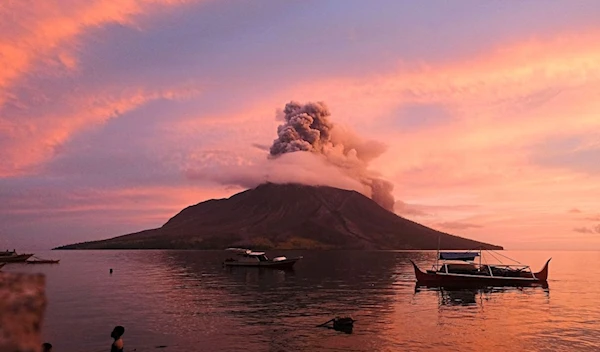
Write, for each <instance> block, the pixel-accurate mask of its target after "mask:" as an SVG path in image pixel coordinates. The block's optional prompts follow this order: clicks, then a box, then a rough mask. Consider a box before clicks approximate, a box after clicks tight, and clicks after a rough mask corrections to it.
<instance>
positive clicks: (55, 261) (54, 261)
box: [25, 259, 60, 264]
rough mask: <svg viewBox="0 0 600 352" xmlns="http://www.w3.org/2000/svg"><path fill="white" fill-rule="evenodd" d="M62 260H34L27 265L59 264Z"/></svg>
mask: <svg viewBox="0 0 600 352" xmlns="http://www.w3.org/2000/svg"><path fill="white" fill-rule="evenodd" d="M59 262H60V260H52V259H34V260H28V261H26V262H25V263H27V264H58V263H59Z"/></svg>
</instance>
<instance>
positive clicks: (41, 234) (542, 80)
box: [0, 0, 600, 250]
mask: <svg viewBox="0 0 600 352" xmlns="http://www.w3.org/2000/svg"><path fill="white" fill-rule="evenodd" d="M598 19H600V2H598V1H596V0H589V1H585V0H579V1H552V0H550V1H479V0H477V1H467V0H465V1H445V2H443V1H437V2H436V1H434V2H427V3H425V2H419V1H397V0H390V1H351V0H340V1H309V0H303V1H275V0H274V1H260V0H252V1H208V0H205V1H186V0H164V1H163V0H122V1H115V0H111V1H108V0H106V1H105V0H87V1H80V0H62V1H61V0H45V1H33V0H30V1H26V0H19V1H10V0H9V1H3V2H2V3H1V4H0V249H4V247H6V248H10V249H12V248H17V249H19V248H32V249H37V248H50V247H52V246H56V245H60V244H68V243H72V242H81V241H86V240H93V239H100V238H107V237H113V236H116V235H121V234H125V233H129V232H134V231H139V230H143V229H146V228H153V227H158V226H160V225H162V224H163V223H164V222H166V221H167V220H168V218H170V217H171V216H173V215H175V214H176V213H177V212H178V211H179V210H181V209H182V208H184V207H186V206H188V205H190V204H195V203H198V202H200V201H203V200H206V199H209V198H216V197H219V198H220V197H227V196H230V195H232V194H234V193H236V192H238V191H240V190H242V188H241V187H239V186H233V185H224V184H222V183H221V182H219V180H218V177H216V176H215V175H223V174H226V173H227V172H235V170H239V168H240V167H244V168H252V167H257V165H260V164H261V163H263V162H264V160H265V158H266V152H265V150H264V148H262V147H261V146H265V145H266V146H269V145H270V144H271V143H272V141H273V139H274V138H276V136H277V134H276V132H277V126H278V125H279V124H280V123H281V122H280V121H278V120H277V118H276V117H277V115H278V114H277V110H278V109H282V108H283V107H284V106H285V104H286V103H287V102H289V101H291V100H295V101H299V102H309V101H324V102H325V103H326V104H327V106H328V107H329V109H330V111H331V113H332V116H331V119H332V120H333V121H334V123H336V124H338V125H340V126H343V127H344V128H346V129H348V130H351V131H354V132H355V133H356V134H358V135H360V136H361V137H362V138H364V139H367V140H375V141H379V142H382V143H384V144H385V145H387V150H386V151H385V153H383V154H382V155H381V156H380V157H378V158H376V159H375V160H373V161H372V162H371V164H370V169H372V170H374V171H377V172H379V173H380V174H381V175H382V176H383V177H384V178H386V179H388V180H390V181H391V182H393V183H394V185H395V188H394V196H395V198H396V200H397V204H396V212H397V213H398V214H399V215H401V216H404V217H407V218H409V219H411V220H414V221H417V222H420V223H422V224H425V225H427V226H431V227H433V228H435V229H439V230H443V231H446V232H450V233H453V234H457V235H461V236H465V237H469V238H472V239H476V240H481V241H486V242H491V243H495V244H500V245H503V246H505V247H506V248H507V249H595V250H599V249H600V45H599V43H600V21H599V20H598ZM190 170H193V171H194V172H193V174H194V177H191V176H190V174H191V173H190ZM203 175H205V176H206V177H204V176H203Z"/></svg>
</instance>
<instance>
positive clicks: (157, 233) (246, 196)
mask: <svg viewBox="0 0 600 352" xmlns="http://www.w3.org/2000/svg"><path fill="white" fill-rule="evenodd" d="M438 239H439V240H440V244H441V248H442V249H469V248H477V247H483V248H488V249H501V247H498V246H493V245H489V244H485V243H481V242H477V241H473V240H469V239H466V238H462V237H457V236H453V235H449V234H446V233H442V232H439V231H436V230H433V229H430V228H428V227H425V226H423V225H420V224H417V223H415V222H412V221H410V220H407V219H404V218H402V217H399V216H397V215H396V214H393V213H390V212H389V211H387V210H385V209H383V208H382V207H380V206H379V205H378V204H376V203H375V202H373V201H372V200H371V199H369V198H367V197H365V196H363V195H362V194H360V193H357V192H354V191H347V190H342V189H337V188H332V187H325V186H305V185H298V184H285V185H282V184H271V183H267V184H263V185H260V186H258V187H256V188H254V189H250V190H246V191H243V192H240V193H238V194H235V195H233V196H232V197H230V198H227V199H218V200H215V199H212V200H208V201H205V202H202V203H199V204H196V205H193V206H189V207H187V208H185V209H183V210H182V211H181V212H180V213H179V214H177V215H176V216H174V217H173V218H171V219H170V220H169V221H167V223H165V224H164V225H163V226H162V227H160V228H158V229H152V230H146V231H141V232H137V233H133V234H129V235H124V236H120V237H115V238H112V239H108V240H102V241H94V242H86V243H80V244H74V245H68V246H63V247H59V249H99V248H112V249H116V248H156V249H158V248H182V249H183V248H197V249H222V248H224V247H227V246H248V247H252V248H258V247H260V248H265V249H266V248H343V249H435V248H437V246H438Z"/></svg>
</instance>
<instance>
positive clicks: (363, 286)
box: [163, 251, 397, 350]
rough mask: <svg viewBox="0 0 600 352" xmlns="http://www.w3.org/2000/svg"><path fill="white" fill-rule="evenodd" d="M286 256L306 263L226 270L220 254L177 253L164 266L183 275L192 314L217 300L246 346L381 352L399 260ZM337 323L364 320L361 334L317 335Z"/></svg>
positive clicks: (348, 330)
mask: <svg viewBox="0 0 600 352" xmlns="http://www.w3.org/2000/svg"><path fill="white" fill-rule="evenodd" d="M285 254H286V255H287V256H295V255H302V256H304V259H303V260H302V261H301V262H299V263H297V264H296V266H295V268H294V270H286V271H283V270H279V269H272V268H253V267H221V261H222V260H223V259H224V258H223V254H222V253H219V252H205V253H203V255H202V257H198V256H197V254H196V253H193V252H184V251H181V252H172V253H169V254H168V255H166V256H165V257H164V258H163V260H164V265H165V266H166V267H167V268H169V271H173V272H178V273H179V274H178V275H177V276H175V278H176V279H177V280H178V281H180V282H178V283H177V287H179V288H181V289H184V288H185V291H182V292H179V293H178V294H179V295H180V296H187V295H193V297H195V299H194V304H195V305H196V307H194V308H193V309H194V310H197V311H205V310H206V309H207V306H206V304H205V302H208V301H210V307H211V309H212V310H215V311H217V312H218V314H219V317H220V319H221V320H222V321H223V322H224V324H225V325H227V326H229V327H230V329H229V331H230V332H231V331H232V330H233V331H236V332H237V333H240V334H243V335H244V336H245V340H246V342H245V343H250V344H252V345H256V346H260V345H264V346H265V347H266V346H268V347H269V349H270V350H279V349H281V348H282V346H286V348H287V349H290V350H311V349H319V348H323V347H328V348H334V347H336V348H342V347H343V348H346V349H349V350H372V349H375V350H377V349H378V348H377V346H381V345H382V344H383V341H382V339H383V338H384V337H385V336H383V334H382V332H381V331H380V330H381V329H379V328H378V327H380V326H382V325H383V324H384V322H385V321H389V319H390V314H391V313H392V312H393V304H394V302H395V298H396V297H395V294H394V284H395V282H396V273H395V270H396V263H397V258H396V256H393V255H388V256H377V255H374V254H373V253H372V252H371V253H369V252H329V253H327V255H326V256H323V255H322V254H323V252H321V253H314V252H300V253H289V252H286V253H285ZM268 255H270V253H268ZM349 259H351V260H349ZM179 299H181V300H186V301H189V299H188V298H184V297H181V298H179ZM333 317H352V318H354V319H358V321H360V329H359V330H356V328H355V329H352V327H351V326H350V327H349V326H338V327H337V328H334V327H333V326H332V329H323V328H320V329H317V328H316V326H317V325H318V324H320V323H323V322H324V321H327V320H329V319H331V318H333ZM188 324H189V323H188ZM197 324H198V326H197V328H198V329H203V326H202V325H201V323H197ZM339 332H343V333H346V335H341V336H348V335H350V334H349V333H352V334H351V335H352V336H358V337H357V338H352V341H350V340H348V339H341V337H340V336H338V335H336V334H339ZM220 333H221V334H222V335H223V336H222V339H221V340H222V341H232V339H233V338H232V336H230V334H229V333H227V332H226V331H223V332H220ZM366 335H369V339H365V336H366ZM361 336H362V337H361ZM318 337H321V338H318ZM240 342H241V341H239V340H238V343H240ZM211 347H212V348H213V349H220V350H223V349H227V347H228V346H227V345H224V344H223V343H221V342H219V343H217V344H215V345H211ZM259 350H260V349H259Z"/></svg>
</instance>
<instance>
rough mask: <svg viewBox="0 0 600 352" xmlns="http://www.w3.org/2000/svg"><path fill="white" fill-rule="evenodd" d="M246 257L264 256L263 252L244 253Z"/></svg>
mask: <svg viewBox="0 0 600 352" xmlns="http://www.w3.org/2000/svg"><path fill="white" fill-rule="evenodd" d="M246 254H247V255H265V252H250V253H246Z"/></svg>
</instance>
